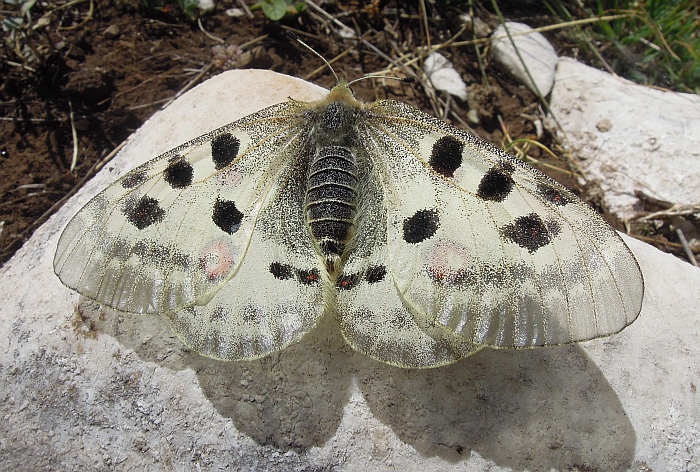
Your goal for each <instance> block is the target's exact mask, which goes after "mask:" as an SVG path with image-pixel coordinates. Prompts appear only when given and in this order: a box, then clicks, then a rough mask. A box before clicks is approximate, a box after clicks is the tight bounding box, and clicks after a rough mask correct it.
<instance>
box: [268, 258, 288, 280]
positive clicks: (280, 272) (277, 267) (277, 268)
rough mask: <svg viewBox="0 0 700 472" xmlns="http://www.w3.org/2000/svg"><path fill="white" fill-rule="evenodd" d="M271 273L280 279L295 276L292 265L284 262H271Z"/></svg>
mask: <svg viewBox="0 0 700 472" xmlns="http://www.w3.org/2000/svg"><path fill="white" fill-rule="evenodd" d="M270 273H271V274H272V275H274V276H275V278H276V279H279V280H288V279H291V278H292V277H293V276H294V274H293V272H292V266H290V265H289V264H282V263H281V262H273V263H272V264H270Z"/></svg>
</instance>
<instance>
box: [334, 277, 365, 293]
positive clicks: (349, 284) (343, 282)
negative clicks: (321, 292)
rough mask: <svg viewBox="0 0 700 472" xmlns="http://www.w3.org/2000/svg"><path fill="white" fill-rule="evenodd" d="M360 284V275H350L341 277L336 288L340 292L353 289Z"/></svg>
mask: <svg viewBox="0 0 700 472" xmlns="http://www.w3.org/2000/svg"><path fill="white" fill-rule="evenodd" d="M359 282H360V275H359V274H350V275H343V276H342V277H340V278H339V279H338V283H337V284H336V286H337V287H338V288H339V289H340V290H350V289H351V288H353V287H354V286H355V285H357V284H358V283H359Z"/></svg>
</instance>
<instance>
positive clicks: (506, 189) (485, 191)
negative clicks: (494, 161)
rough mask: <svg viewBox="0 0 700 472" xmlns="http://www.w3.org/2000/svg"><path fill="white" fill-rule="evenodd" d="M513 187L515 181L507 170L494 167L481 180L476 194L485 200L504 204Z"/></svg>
mask: <svg viewBox="0 0 700 472" xmlns="http://www.w3.org/2000/svg"><path fill="white" fill-rule="evenodd" d="M513 185H515V181H514V180H513V177H511V176H510V174H509V173H508V172H507V170H505V169H502V168H498V167H494V168H492V169H490V170H489V171H488V172H486V174H484V176H483V177H482V178H481V182H479V188H478V189H477V191H476V194H477V195H478V196H479V197H481V198H483V199H484V200H492V201H495V202H502V201H503V200H505V199H506V197H507V196H508V194H510V192H511V190H513Z"/></svg>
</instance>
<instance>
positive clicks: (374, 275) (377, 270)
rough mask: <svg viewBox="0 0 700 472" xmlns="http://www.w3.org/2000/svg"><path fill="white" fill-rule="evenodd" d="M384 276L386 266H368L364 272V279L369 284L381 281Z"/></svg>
mask: <svg viewBox="0 0 700 472" xmlns="http://www.w3.org/2000/svg"><path fill="white" fill-rule="evenodd" d="M384 277H386V266H383V265H378V266H370V267H368V268H367V271H366V272H365V280H366V281H367V282H368V283H370V284H376V283H378V282H381V281H382V280H384Z"/></svg>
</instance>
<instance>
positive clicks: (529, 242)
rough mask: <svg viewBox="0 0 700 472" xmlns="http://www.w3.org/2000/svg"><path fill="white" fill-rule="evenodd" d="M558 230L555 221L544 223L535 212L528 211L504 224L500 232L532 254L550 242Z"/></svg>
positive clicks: (559, 229)
mask: <svg viewBox="0 0 700 472" xmlns="http://www.w3.org/2000/svg"><path fill="white" fill-rule="evenodd" d="M560 231H561V228H560V227H559V225H558V224H557V223H556V222H551V223H550V224H545V222H544V221H542V218H540V217H539V216H538V215H537V214H535V213H530V214H529V215H525V216H521V217H518V218H516V219H515V221H514V222H513V223H512V224H509V225H506V226H504V227H503V228H502V229H501V234H502V235H503V236H505V237H506V238H508V239H510V240H511V241H513V242H514V243H516V244H517V245H518V246H520V247H523V248H525V249H527V250H528V251H529V252H530V253H531V254H532V253H534V252H536V251H537V250H538V249H539V248H541V247H543V246H546V245H547V244H549V243H551V242H552V240H553V239H554V237H555V236H557V235H558V234H559V232H560Z"/></svg>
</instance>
